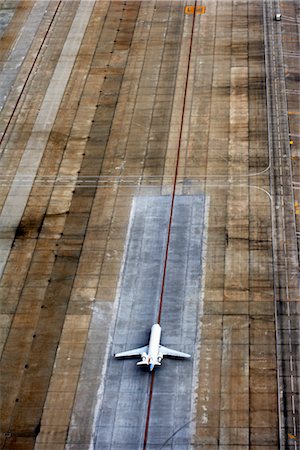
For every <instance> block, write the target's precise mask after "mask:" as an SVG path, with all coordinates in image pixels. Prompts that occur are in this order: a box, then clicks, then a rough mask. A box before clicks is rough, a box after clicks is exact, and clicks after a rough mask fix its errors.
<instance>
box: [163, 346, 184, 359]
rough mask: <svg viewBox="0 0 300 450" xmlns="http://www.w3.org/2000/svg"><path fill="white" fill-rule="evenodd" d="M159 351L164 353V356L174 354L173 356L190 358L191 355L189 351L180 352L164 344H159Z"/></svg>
mask: <svg viewBox="0 0 300 450" xmlns="http://www.w3.org/2000/svg"><path fill="white" fill-rule="evenodd" d="M159 351H160V352H161V353H162V354H163V356H173V358H190V357H191V355H189V354H188V353H183V352H178V351H177V350H172V349H171V348H168V347H164V346H163V345H160V346H159Z"/></svg>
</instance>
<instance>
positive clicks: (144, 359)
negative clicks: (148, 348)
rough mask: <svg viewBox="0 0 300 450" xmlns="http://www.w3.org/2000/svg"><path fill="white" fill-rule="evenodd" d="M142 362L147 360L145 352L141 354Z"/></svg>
mask: <svg viewBox="0 0 300 450" xmlns="http://www.w3.org/2000/svg"><path fill="white" fill-rule="evenodd" d="M142 360H143V361H146V360H147V353H146V352H144V353H142Z"/></svg>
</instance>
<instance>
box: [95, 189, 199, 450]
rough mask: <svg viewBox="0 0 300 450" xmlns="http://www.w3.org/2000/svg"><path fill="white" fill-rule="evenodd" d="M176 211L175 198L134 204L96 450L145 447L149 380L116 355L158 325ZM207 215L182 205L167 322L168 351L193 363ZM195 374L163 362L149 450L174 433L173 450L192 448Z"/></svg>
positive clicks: (190, 200)
mask: <svg viewBox="0 0 300 450" xmlns="http://www.w3.org/2000/svg"><path fill="white" fill-rule="evenodd" d="M170 204H171V198H170V196H157V197H136V198H135V199H134V202H133V206H132V213H131V222H130V231H129V235H128V240H127V248H126V256H125V263H124V268H123V273H122V274H121V276H122V280H121V287H120V298H119V307H118V311H117V317H116V324H115V331H114V334H113V344H112V351H111V354H110V356H109V360H108V364H107V371H106V374H105V381H104V385H103V398H102V403H101V407H100V410H99V412H98V419H97V422H96V429H95V437H94V443H93V448H94V449H97V450H99V449H101V450H103V449H106V448H114V449H117V448H120V449H121V448H122V449H127V448H128V449H131V450H132V449H135V448H136V449H137V448H141V445H142V442H143V438H144V430H145V420H146V410H147V404H148V392H149V383H150V374H149V373H148V372H144V371H143V370H140V368H138V367H137V366H136V364H135V361H134V360H126V361H117V360H115V359H114V358H113V356H112V355H113V353H115V352H118V351H122V350H125V349H129V348H133V347H138V346H141V345H145V344H146V343H147V342H148V338H149V330H150V328H151V326H152V324H153V323H155V322H156V320H157V313H158V306H159V298H160V292H161V283H162V274H163V265H164V259H165V249H166V241H167V230H168V221H169V213H170ZM204 212H205V197H204V196H200V195H199V196H178V197H176V200H175V208H174V216H173V223H172V234H171V241H170V250H169V259H168V272H167V277H166V284H165V293H164V299H163V310H162V320H161V326H162V333H163V334H162V343H163V344H164V345H168V346H172V347H173V348H175V349H181V350H183V351H186V352H190V353H191V354H192V355H195V343H196V337H197V325H198V321H199V307H200V294H199V293H200V291H201V275H202V270H203V269H202V256H203V255H202V248H203V241H202V240H203V233H204V231H203V230H204V228H203V226H204ZM193 367H194V365H193V360H192V361H176V360H172V361H171V360H164V362H163V365H162V367H161V368H160V369H159V370H157V371H156V374H155V382H154V391H153V399H152V406H151V419H150V424H149V433H148V448H152V446H155V448H157V445H163V443H164V442H166V441H167V440H168V439H169V438H170V437H171V436H172V435H173V434H174V433H175V434H174V437H173V438H171V439H170V443H172V444H174V445H175V444H176V445H175V448H181V449H184V448H188V447H189V443H190V439H191V436H190V429H189V422H190V421H191V418H192V397H193ZM185 425H186V427H185ZM182 427H183V428H182ZM177 430H180V431H178V432H177ZM176 446H177V447H176ZM173 448H174V447H173Z"/></svg>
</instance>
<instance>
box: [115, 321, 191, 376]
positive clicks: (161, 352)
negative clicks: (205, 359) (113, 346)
mask: <svg viewBox="0 0 300 450" xmlns="http://www.w3.org/2000/svg"><path fill="white" fill-rule="evenodd" d="M160 337H161V326H160V325H159V324H158V323H155V324H154V325H152V328H151V333H150V339H149V344H148V345H145V346H144V347H139V348H135V349H133V350H128V351H126V352H121V353H116V354H115V355H114V356H115V358H130V357H137V356H140V357H141V358H142V361H139V362H138V363H137V364H136V365H137V366H142V367H148V368H149V370H150V372H152V370H153V369H154V367H155V366H161V362H162V360H163V357H164V356H171V357H173V358H190V357H191V355H189V354H188V353H183V352H178V351H177V350H172V349H171V348H167V347H164V346H163V345H160Z"/></svg>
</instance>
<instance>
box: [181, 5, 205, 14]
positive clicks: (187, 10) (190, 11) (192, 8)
mask: <svg viewBox="0 0 300 450" xmlns="http://www.w3.org/2000/svg"><path fill="white" fill-rule="evenodd" d="M194 11H195V6H186V7H185V8H184V12H185V14H194ZM205 11H206V6H196V14H204V13H205Z"/></svg>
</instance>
